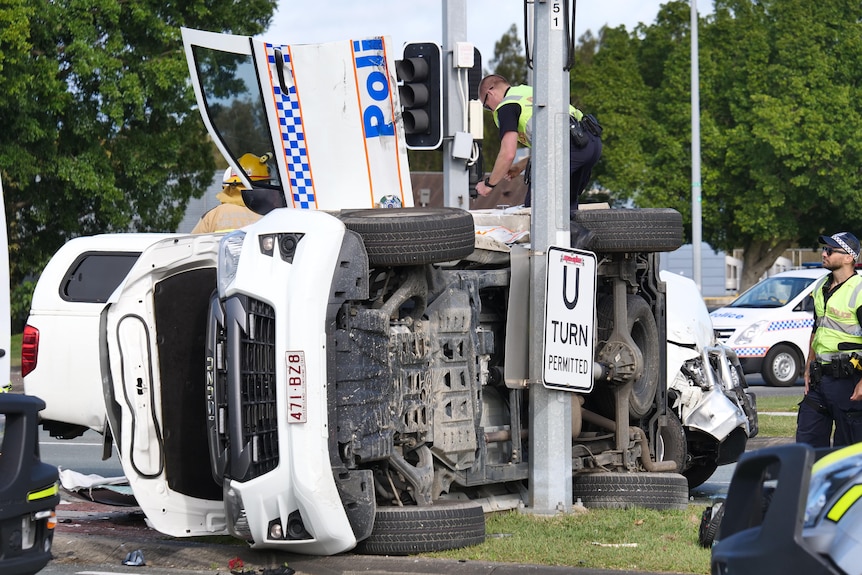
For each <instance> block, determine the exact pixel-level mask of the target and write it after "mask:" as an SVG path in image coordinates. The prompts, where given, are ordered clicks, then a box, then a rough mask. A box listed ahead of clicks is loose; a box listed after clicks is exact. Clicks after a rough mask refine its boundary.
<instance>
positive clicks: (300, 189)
mask: <svg viewBox="0 0 862 575" xmlns="http://www.w3.org/2000/svg"><path fill="white" fill-rule="evenodd" d="M182 34H183V43H184V45H185V51H186V59H187V61H188V64H189V71H190V73H191V78H192V84H193V85H194V89H195V94H196V96H197V101H198V106H199V108H200V111H201V115H202V116H203V120H204V124H205V125H206V127H207V130H208V131H209V133H210V135H211V136H212V138H213V141H215V143H216V145H217V146H218V148H219V150H220V151H221V152H222V154H223V155H224V157H225V158H226V159H227V160H228V163H229V164H231V166H233V168H234V169H237V168H238V167H239V165H238V162H237V158H239V157H240V156H242V155H243V154H245V153H253V154H255V155H258V156H263V155H266V154H271V156H270V159H271V168H272V175H273V179H272V181H271V182H269V184H268V185H264V186H261V185H260V184H259V183H257V182H255V185H256V187H258V188H261V189H262V190H263V189H267V188H268V189H269V190H271V191H272V192H274V193H277V195H278V201H277V202H274V203H275V204H277V205H283V206H286V207H289V208H299V209H321V210H339V209H345V208H369V207H375V206H377V205H380V204H381V203H385V204H387V205H392V204H395V205H403V206H412V205H413V193H412V189H411V186H410V174H409V168H408V165H407V148H406V144H405V140H404V131H403V127H402V124H401V114H400V109H401V108H400V103H399V99H398V90H397V89H396V81H395V73H394V70H395V66H394V62H393V60H392V58H391V54H392V53H393V52H392V49H391V48H390V42H389V39H388V38H385V37H377V38H366V39H360V40H349V41H344V42H333V43H327V44H305V45H290V44H280V43H272V42H266V41H262V40H257V39H254V38H250V37H247V36H233V35H228V34H216V33H212V32H204V31H200V30H191V29H188V28H183V30H182ZM396 110H398V113H396ZM240 172H241V171H240V170H237V173H240ZM246 184H247V185H250V183H249V182H246Z"/></svg>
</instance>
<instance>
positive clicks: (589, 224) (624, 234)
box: [572, 208, 684, 252]
mask: <svg viewBox="0 0 862 575" xmlns="http://www.w3.org/2000/svg"><path fill="white" fill-rule="evenodd" d="M572 220H573V221H575V222H577V223H579V224H581V225H582V226H584V227H585V228H587V229H589V230H590V231H592V232H593V233H595V237H593V239H592V241H591V242H590V243H589V245H588V246H586V247H587V248H589V249H590V250H593V251H596V252H672V251H673V250H675V249H677V248H678V247H680V246H681V245H682V244H683V241H684V234H683V227H682V215H681V214H680V213H679V212H678V211H676V210H672V209H669V208H652V209H649V208H642V209H630V210H625V209H623V210H617V209H614V210H578V211H577V212H574V216H573V218H572Z"/></svg>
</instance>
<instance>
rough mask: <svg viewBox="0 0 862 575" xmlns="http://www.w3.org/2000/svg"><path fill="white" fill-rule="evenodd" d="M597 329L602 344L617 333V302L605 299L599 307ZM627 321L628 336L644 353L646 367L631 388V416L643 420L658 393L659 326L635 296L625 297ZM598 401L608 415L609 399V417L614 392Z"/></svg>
mask: <svg viewBox="0 0 862 575" xmlns="http://www.w3.org/2000/svg"><path fill="white" fill-rule="evenodd" d="M596 318H597V322H598V328H597V329H596V333H597V336H598V339H599V341H600V342H606V341H607V340H608V338H609V337H610V336H611V333H613V330H614V300H613V298H612V297H606V298H603V299H602V300H601V301H599V305H598V306H597V307H596ZM626 319H627V320H628V326H627V328H628V333H629V335H631V337H632V339H633V340H634V342H635V345H637V347H638V349H640V350H641V354H642V355H643V362H644V368H643V373H641V376H640V377H639V378H638V379H636V380H635V381H634V383H633V385H632V392H631V395H630V396H629V416H630V417H631V418H632V419H641V418H642V417H644V416H645V415H646V414H647V413H649V412H650V411H651V410H652V407H653V402H654V400H655V394H656V391H657V390H658V382H659V376H660V374H659V363H660V355H659V354H660V350H659V341H658V326H656V323H655V317H653V315H652V310H651V309H650V307H649V304H648V303H647V302H646V301H645V300H644V299H643V298H642V297H639V296H636V295H631V294H630V295H628V296H626ZM601 395H602V396H603V397H600V398H599V402H600V403H601V404H602V410H603V411H605V412H606V413H607V408H608V407H609V406H608V396H609V397H610V408H611V411H610V412H609V413H610V414H612V413H613V393H612V392H611V391H610V390H605V391H603V393H602V394H601Z"/></svg>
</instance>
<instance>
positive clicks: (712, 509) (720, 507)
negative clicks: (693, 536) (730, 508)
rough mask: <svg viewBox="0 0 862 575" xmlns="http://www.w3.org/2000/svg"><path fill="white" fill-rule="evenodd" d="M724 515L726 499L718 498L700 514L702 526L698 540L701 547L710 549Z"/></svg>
mask: <svg viewBox="0 0 862 575" xmlns="http://www.w3.org/2000/svg"><path fill="white" fill-rule="evenodd" d="M722 517H724V499H722V498H718V499H716V500H715V502H714V503H713V504H712V505H710V506H709V507H707V508H706V509H704V510H703V513H702V514H701V516H700V528H699V529H698V532H697V540H698V543H700V545H701V547H706V548H707V549H709V548H710V547H712V544H713V543H714V542H715V536H716V534H717V533H718V528H719V527H720V526H721V519H722Z"/></svg>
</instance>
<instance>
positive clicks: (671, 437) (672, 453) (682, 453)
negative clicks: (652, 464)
mask: <svg viewBox="0 0 862 575" xmlns="http://www.w3.org/2000/svg"><path fill="white" fill-rule="evenodd" d="M659 441H660V443H659V447H658V452H659V453H658V455H659V457H658V458H657V459H658V460H659V461H675V462H676V471H677V473H682V470H683V469H685V460H686V459H687V458H688V445H687V443H686V440H685V430H684V429H683V428H682V422H680V420H679V417H678V416H677V415H676V413H674V412H673V411H668V412H667V425H665V426H664V427H662V428H661V431H660V433H659Z"/></svg>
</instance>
